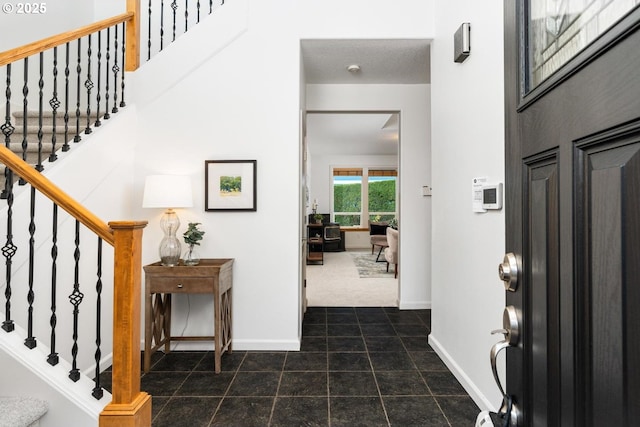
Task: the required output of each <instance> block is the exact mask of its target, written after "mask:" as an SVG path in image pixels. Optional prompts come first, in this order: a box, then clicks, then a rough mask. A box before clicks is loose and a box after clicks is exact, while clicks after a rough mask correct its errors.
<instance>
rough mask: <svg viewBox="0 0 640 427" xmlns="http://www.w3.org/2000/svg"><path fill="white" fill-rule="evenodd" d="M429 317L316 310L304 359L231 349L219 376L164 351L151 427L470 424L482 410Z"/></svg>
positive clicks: (201, 362) (148, 380)
mask: <svg viewBox="0 0 640 427" xmlns="http://www.w3.org/2000/svg"><path fill="white" fill-rule="evenodd" d="M430 316H431V313H430V310H412V311H405V310H403V311H400V310H398V309H397V308H381V307H367V308H361V307H356V308H337V307H310V308H309V309H308V311H307V313H306V315H305V318H304V322H303V339H302V348H301V351H299V352H294V351H290V352H287V351H283V352H257V351H234V352H233V353H231V354H225V355H224V356H223V357H222V372H221V373H220V374H217V375H216V374H215V373H213V372H212V370H213V353H212V352H204V351H203V352H171V353H169V354H166V355H164V354H163V353H161V352H158V353H156V354H154V357H153V365H152V368H151V371H150V372H149V373H147V374H145V375H143V376H142V380H141V381H142V389H143V390H145V391H147V392H148V393H150V394H151V395H152V396H153V426H154V427H161V426H171V427H179V426H189V427H194V426H238V427H249V426H287V427H289V426H331V427H339V426H349V427H353V426H367V427H372V426H402V427H407V426H464V427H468V426H473V425H474V422H475V418H476V416H477V414H478V412H479V411H480V410H479V409H478V407H477V406H476V405H475V403H474V402H473V401H472V400H471V398H470V397H469V396H468V395H467V393H466V392H465V390H464V389H463V388H462V386H461V385H460V384H459V383H458V381H457V380H456V379H455V377H454V376H453V375H452V374H451V373H450V372H449V371H448V370H447V368H446V366H445V365H444V364H443V363H442V361H441V360H440V358H439V357H438V356H437V355H436V353H434V352H433V349H432V348H431V347H430V346H429V345H428V343H427V336H428V334H429V332H430V330H429V327H430ZM109 380H110V379H109V378H105V381H104V382H108V381H109Z"/></svg>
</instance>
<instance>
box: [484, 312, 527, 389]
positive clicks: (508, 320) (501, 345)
mask: <svg viewBox="0 0 640 427" xmlns="http://www.w3.org/2000/svg"><path fill="white" fill-rule="evenodd" d="M494 334H503V335H504V340H502V341H498V342H497V343H495V344H494V345H493V346H492V347H491V352H490V354H489V357H490V360H491V370H492V371H493V378H494V379H495V381H496V384H497V385H498V389H500V393H502V396H505V397H506V396H507V394H506V393H505V391H504V387H502V383H501V382H500V378H499V377H498V366H497V358H498V353H500V352H501V351H502V350H504V349H505V348H508V347H514V346H517V345H518V341H519V339H520V326H519V323H518V312H517V310H516V308H515V307H514V306H512V305H509V306H507V307H505V308H504V311H503V313H502V329H496V330H495V331H491V335H494Z"/></svg>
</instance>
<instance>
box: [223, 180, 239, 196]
mask: <svg viewBox="0 0 640 427" xmlns="http://www.w3.org/2000/svg"><path fill="white" fill-rule="evenodd" d="M240 195H242V177H241V176H221V177H220V197H238V196H240Z"/></svg>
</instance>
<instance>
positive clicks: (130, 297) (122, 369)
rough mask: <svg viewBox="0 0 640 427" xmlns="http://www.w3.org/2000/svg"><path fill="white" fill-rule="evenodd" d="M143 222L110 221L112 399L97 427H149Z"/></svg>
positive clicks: (149, 406)
mask: <svg viewBox="0 0 640 427" xmlns="http://www.w3.org/2000/svg"><path fill="white" fill-rule="evenodd" d="M146 225H147V222H146V221H113V222H109V227H111V229H112V230H113V237H114V253H115V255H114V258H115V259H114V286H113V287H114V291H113V292H114V295H113V379H112V399H111V403H109V404H108V405H107V406H106V407H105V408H104V410H103V411H102V413H101V414H100V427H145V426H146V427H148V426H151V396H150V395H148V394H147V393H145V392H141V391H140V318H141V315H140V312H141V304H140V303H141V294H142V289H141V279H140V277H141V274H142V230H143V228H144V227H145V226H146Z"/></svg>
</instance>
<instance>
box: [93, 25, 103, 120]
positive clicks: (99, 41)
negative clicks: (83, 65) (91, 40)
mask: <svg viewBox="0 0 640 427" xmlns="http://www.w3.org/2000/svg"><path fill="white" fill-rule="evenodd" d="M97 58H98V72H97V74H98V85H97V86H98V90H97V92H96V122H95V123H94V124H93V125H94V126H95V127H100V126H101V125H102V122H101V121H100V101H101V100H102V98H101V97H100V73H101V67H102V62H101V60H102V31H98V55H97Z"/></svg>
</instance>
